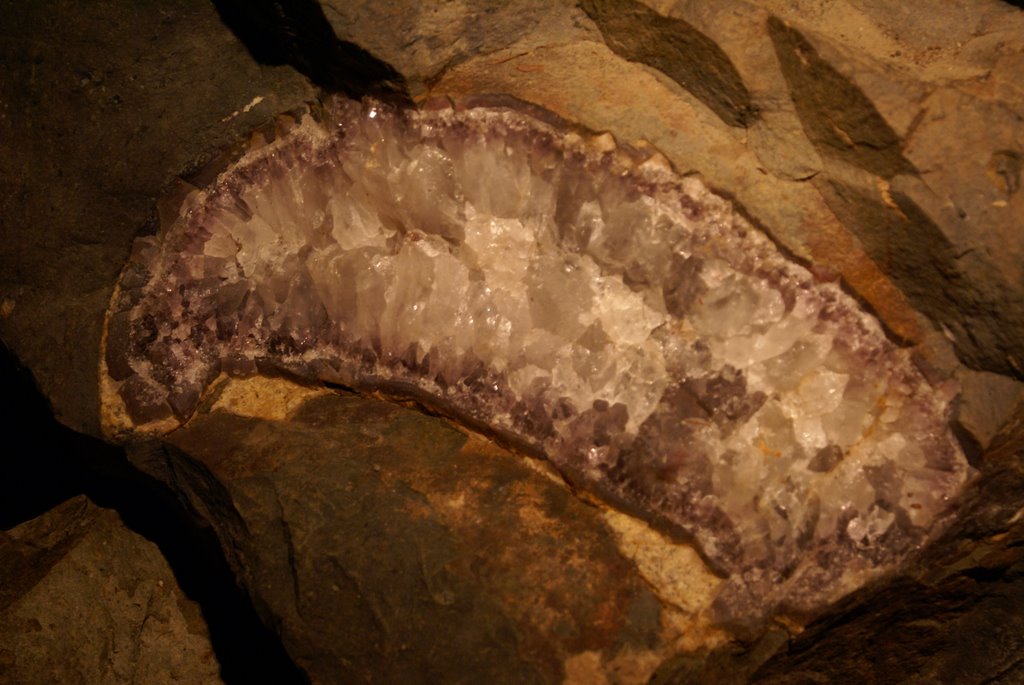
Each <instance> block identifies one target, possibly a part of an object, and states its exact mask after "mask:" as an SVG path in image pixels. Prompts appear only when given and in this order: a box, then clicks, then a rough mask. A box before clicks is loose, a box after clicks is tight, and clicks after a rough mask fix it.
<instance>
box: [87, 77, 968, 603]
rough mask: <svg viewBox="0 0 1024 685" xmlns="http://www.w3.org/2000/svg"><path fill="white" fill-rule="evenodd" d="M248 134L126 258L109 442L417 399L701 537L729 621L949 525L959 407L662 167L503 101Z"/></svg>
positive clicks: (828, 593)
mask: <svg viewBox="0 0 1024 685" xmlns="http://www.w3.org/2000/svg"><path fill="white" fill-rule="evenodd" d="M264 137H266V138H270V140H268V141H264V142H263V143H262V144H256V145H253V146H252V148H251V149H249V150H248V151H247V152H246V153H245V154H244V155H243V156H242V157H241V158H240V159H238V160H237V161H234V162H232V163H230V164H228V165H227V166H226V168H225V169H224V170H223V171H222V172H221V173H220V174H219V175H218V176H217V178H216V180H215V181H213V182H212V183H210V184H209V185H208V186H206V187H204V188H200V189H196V190H194V191H192V192H191V193H189V194H188V195H187V196H186V198H185V199H184V201H183V202H182V204H181V207H180V210H179V211H178V212H176V213H174V212H171V213H170V215H169V217H168V219H167V220H166V221H165V222H164V225H162V226H161V229H160V231H159V233H158V235H157V236H153V237H148V238H140V239H138V240H137V241H136V245H135V249H134V250H133V253H132V257H131V258H130V260H129V263H128V265H127V266H126V267H125V270H124V272H123V273H122V276H121V279H120V280H119V283H118V287H117V289H116V291H115V295H114V297H113V299H112V303H111V308H110V310H109V311H108V314H107V319H106V325H105V334H104V353H103V361H102V365H103V368H102V369H101V379H102V382H103V383H104V386H105V388H104V391H103V394H104V397H105V409H106V414H105V419H106V420H105V424H106V426H107V428H108V430H110V432H112V433H117V432H119V431H122V430H131V431H142V432H146V431H150V432H157V433H159V432H164V431H166V430H170V429H173V428H174V427H175V426H177V425H179V424H180V423H182V422H184V421H186V420H187V419H188V417H189V416H190V415H191V414H192V412H193V411H194V410H195V408H196V407H197V405H198V403H199V402H200V399H201V397H202V396H203V393H204V392H205V390H206V388H207V387H208V386H209V384H210V383H211V382H212V381H213V380H214V379H215V378H216V377H217V376H218V375H219V374H222V373H225V374H228V375H235V376H246V375H252V374H261V373H263V374H266V373H282V372H283V373H287V374H290V375H292V376H294V377H296V378H299V379H303V380H306V381H311V382H329V383H337V384H341V385H344V386H347V387H353V388H355V389H357V390H361V391H382V392H384V393H387V394H392V395H397V396H404V397H410V398H412V399H416V400H417V401H420V402H423V403H425V404H427V405H430V406H434V407H435V408H438V409H441V410H443V411H444V412H445V413H447V414H449V415H452V416H454V417H456V418H458V419H461V420H462V421H463V422H465V423H467V424H468V425H470V426H471V427H473V428H475V429H481V430H484V431H485V432H489V433H491V434H492V435H496V436H499V437H501V438H504V439H505V441H507V442H511V443H513V444H515V445H517V446H519V447H521V448H523V449H525V450H526V451H529V452H532V453H535V454H542V455H544V456H546V457H547V458H548V459H549V460H550V461H551V462H552V463H553V464H554V465H555V466H556V467H557V468H558V469H559V470H560V471H561V472H562V473H563V474H564V475H565V476H566V477H567V478H568V479H569V480H570V481H571V482H572V483H574V484H576V485H579V486H582V487H585V488H587V489H589V490H592V491H594V492H596V493H597V494H599V495H600V496H602V497H603V498H605V499H606V500H609V501H610V502H611V503H613V504H615V505H617V506H619V507H620V508H623V509H625V510H627V511H628V512H630V513H631V514H634V515H637V516H640V517H641V518H644V519H647V520H648V521H650V522H652V523H655V524H657V525H658V526H659V527H661V528H663V529H665V528H667V529H669V530H672V531H674V532H676V533H678V534H681V535H682V536H684V537H686V538H688V539H691V540H693V541H694V542H695V543H696V546H697V547H698V549H699V551H700V552H701V554H702V556H703V558H704V559H705V560H706V561H707V562H708V563H709V565H710V566H711V568H712V569H714V570H715V571H716V572H718V573H720V574H721V575H723V576H725V577H727V578H728V579H729V580H728V582H727V583H725V584H724V586H723V589H722V591H721V593H720V595H719V597H718V600H717V601H716V607H715V608H716V617H717V619H718V620H720V621H724V622H749V621H750V620H754V621H756V620H760V619H761V618H763V617H765V616H768V615H771V614H774V613H777V612H779V611H791V612H796V613H803V614H810V613H815V612H816V611H817V610H818V609H820V608H821V607H822V606H824V605H826V604H828V603H830V602H831V601H834V600H835V599H837V598H838V597H840V596H842V595H843V594H846V593H847V592H849V591H850V590H852V589H854V588H856V587H859V586H860V585H862V584H863V583H864V582H866V581H867V580H870V579H873V578H877V577H879V576H880V575H882V574H885V573H887V572H889V571H891V570H893V569H894V568H896V567H897V566H898V565H899V564H900V563H901V562H902V561H903V560H904V559H905V558H906V557H907V556H908V555H910V554H912V553H913V552H914V551H915V550H917V549H919V548H920V547H921V546H922V545H923V544H924V543H926V542H927V541H928V540H930V539H932V538H933V537H934V536H935V534H937V533H938V532H939V531H940V530H941V529H942V527H943V525H944V521H945V520H946V519H948V516H949V514H950V511H951V505H952V504H953V503H954V502H955V500H956V497H957V495H958V493H959V492H960V491H961V489H962V487H963V486H964V484H965V483H966V481H967V479H968V476H969V475H970V468H969V466H968V465H967V462H966V459H965V458H964V455H963V452H962V450H961V449H960V446H959V444H958V442H957V440H956V438H955V437H954V435H953V434H952V432H951V430H950V428H949V417H950V416H949V413H950V411H951V409H950V407H951V401H952V399H953V396H954V395H955V388H954V387H952V386H951V385H950V384H949V383H941V384H939V385H937V386H935V387H933V386H932V385H931V384H930V383H929V381H928V379H926V378H925V377H924V376H923V375H922V374H921V373H920V372H919V371H918V370H917V369H916V368H915V366H914V365H913V364H912V363H911V361H910V358H909V352H908V351H907V350H905V349H901V348H898V347H896V346H895V345H894V344H893V343H892V342H891V341H889V340H888V339H887V338H886V336H885V333H884V331H883V330H882V328H881V326H880V325H879V323H878V321H877V320H875V319H874V318H873V317H872V316H871V315H870V314H868V313H867V312H865V311H864V310H863V309H862V308H861V307H860V305H859V304H858V303H857V302H856V301H854V300H853V298H851V297H850V296H848V295H847V294H845V293H843V292H842V290H841V289H840V288H839V287H838V285H836V284H834V283H822V282H819V281H817V280H816V279H815V278H814V277H813V275H812V274H811V273H810V272H809V271H808V270H807V269H805V268H804V267H803V266H800V265H798V264H796V263H794V262H792V261H791V260H789V259H787V258H786V257H785V256H784V255H782V254H781V253H780V252H779V250H778V248H777V247H776V246H775V245H774V244H773V243H772V242H771V241H770V240H769V239H768V238H767V237H766V236H764V235H763V234H762V233H760V232H759V231H757V230H756V229H754V228H753V227H751V226H750V225H749V224H748V223H747V222H746V221H745V220H744V219H743V218H742V217H741V216H739V215H738V214H737V213H736V212H735V211H734V210H733V209H732V208H731V207H730V206H729V204H728V203H727V202H726V201H724V200H722V199H721V198H719V197H716V196H714V195H713V194H711V193H709V192H708V191H707V189H706V188H704V187H703V186H702V185H701V183H700V182H699V181H698V180H696V179H693V178H680V177H678V176H677V175H675V174H674V173H673V172H672V170H671V168H670V167H669V165H668V164H667V162H666V161H665V160H664V158H662V157H661V156H660V155H657V154H655V155H653V156H645V154H644V153H642V152H639V151H637V150H635V149H632V148H628V147H627V146H620V145H617V144H616V143H615V141H614V139H613V138H611V136H610V135H608V134H603V135H595V134H591V133H589V132H586V131H584V130H583V129H580V128H578V127H574V126H572V125H570V124H567V123H566V122H564V121H562V120H561V119H560V118H558V117H557V116H556V115H553V114H551V113H550V112H547V111H546V110H542V109H540V108H537V107H534V106H525V105H522V104H517V103H515V102H512V101H511V100H510V99H507V98H501V99H494V98H480V97H478V98H472V99H468V100H465V101H462V102H460V103H458V104H457V105H454V106H452V105H450V104H448V103H446V102H441V101H435V102H432V103H430V104H428V105H427V106H424V107H423V108H421V109H406V108H396V107H392V106H389V105H385V104H383V103H380V102H378V101H374V100H366V101H364V102H361V103H357V102H353V101H349V100H345V99H342V98H334V99H332V100H330V101H328V102H327V103H325V105H324V106H323V108H322V110H319V111H318V112H317V113H316V115H315V116H314V115H312V114H307V115H305V116H298V117H296V118H295V119H294V120H288V119H285V120H281V121H280V122H279V124H278V127H277V129H276V130H275V131H274V132H273V134H272V135H265V136H264ZM118 404H120V405H121V407H120V410H119V409H118V408H117V407H116V405H118Z"/></svg>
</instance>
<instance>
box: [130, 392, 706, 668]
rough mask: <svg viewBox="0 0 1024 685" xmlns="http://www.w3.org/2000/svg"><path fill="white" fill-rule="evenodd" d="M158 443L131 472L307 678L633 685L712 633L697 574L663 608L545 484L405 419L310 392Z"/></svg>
mask: <svg viewBox="0 0 1024 685" xmlns="http://www.w3.org/2000/svg"><path fill="white" fill-rule="evenodd" d="M243 385H244V384H243ZM258 385H260V386H261V387H264V388H265V387H266V386H265V384H258ZM236 411H237V410H236ZM382 436H387V437H386V438H384V437H382ZM169 440H170V442H171V443H173V445H174V447H175V448H177V449H173V448H161V447H159V446H156V447H152V448H148V449H145V450H138V451H135V452H133V460H134V461H135V463H137V464H138V465H139V466H140V467H141V468H143V469H145V470H147V471H149V472H152V473H158V472H164V473H165V474H166V475H167V477H169V478H173V479H174V480H176V481H177V482H179V483H180V484H181V487H180V488H179V491H180V492H181V493H182V495H183V496H184V497H186V498H187V499H188V501H189V504H190V506H191V507H192V508H194V509H195V510H196V511H200V512H203V513H204V516H205V517H207V518H208V519H209V520H210V521H212V522H213V524H214V526H215V529H216V531H217V534H218V535H219V536H220V537H221V538H222V540H223V541H224V545H225V547H226V548H228V549H230V550H232V552H231V554H232V561H233V563H234V564H235V565H236V568H237V569H238V574H239V578H240V580H241V582H242V583H243V584H244V585H245V586H246V587H248V588H249V590H250V593H251V594H252V595H253V597H254V601H255V602H256V603H257V605H258V606H260V607H263V611H264V614H265V617H266V618H267V620H268V622H271V623H272V624H273V625H276V626H279V631H280V633H281V636H282V639H283V641H284V644H285V646H286V647H287V649H288V651H289V652H290V654H291V655H292V656H293V658H294V659H295V660H296V662H297V663H298V664H299V665H300V666H301V667H302V668H303V669H304V670H305V671H306V673H308V674H309V676H310V678H311V680H312V681H313V682H317V683H350V682H374V681H383V682H405V683H434V682H454V681H458V680H460V679H466V678H469V679H472V680H478V679H479V680H485V681H487V682H498V683H524V682H525V683H550V682H563V681H565V680H566V679H567V678H568V679H569V681H570V682H580V683H585V682H594V678H599V677H602V676H601V674H602V673H609V674H610V673H615V674H617V675H616V678H617V680H618V681H619V682H624V683H643V682H646V681H647V679H648V678H649V676H650V674H651V673H652V672H653V671H654V670H655V668H656V667H657V666H658V664H659V663H660V662H661V661H663V660H664V659H665V658H666V657H667V656H668V655H670V654H672V653H673V652H674V650H675V649H676V648H677V645H678V644H680V642H688V643H691V644H692V643H699V642H701V641H702V640H708V641H711V642H713V639H714V637H715V635H716V633H715V631H713V630H711V629H710V627H709V626H707V624H706V622H705V621H704V620H703V619H702V618H701V617H700V615H699V609H700V604H701V600H700V599H699V598H700V596H701V595H706V594H707V591H706V590H704V589H702V588H701V586H700V583H705V584H709V585H710V587H713V586H714V585H713V583H714V581H715V580H717V579H715V578H714V577H713V576H710V578H709V579H706V580H700V579H701V578H702V576H701V575H700V574H699V573H694V574H693V580H691V581H690V583H691V584H690V585H689V587H688V589H687V591H686V592H685V593H677V596H674V595H673V592H672V591H671V590H666V589H665V588H664V587H663V586H662V585H661V584H660V583H658V581H657V578H656V576H654V575H652V576H651V578H652V580H647V581H645V580H644V576H642V575H640V574H638V573H637V570H636V562H634V561H633V559H631V558H630V557H627V556H626V555H625V554H624V553H623V552H622V551H621V550H620V547H619V543H617V542H616V535H615V534H614V532H613V530H612V528H611V527H610V526H609V525H608V524H607V523H606V522H605V520H604V518H603V517H602V515H601V513H600V512H599V511H598V510H596V509H595V508H593V507H589V506H587V505H586V504H584V503H583V502H581V501H580V500H579V499H577V498H576V497H574V496H573V495H572V493H570V492H569V491H567V490H566V489H565V487H564V486H563V484H562V483H560V482H559V481H558V480H557V479H552V478H550V477H549V476H547V475H545V474H544V473H542V472H539V471H538V470H535V469H533V468H530V466H529V465H528V464H527V463H526V460H524V459H523V458H521V457H519V456H517V455H514V454H509V453H507V452H504V451H502V450H499V449H496V448H494V447H493V446H490V445H487V444H486V443H485V442H483V441H479V440H477V441H473V440H469V441H467V438H466V436H465V435H464V434H462V433H460V432H459V431H456V430H454V429H452V428H451V427H450V426H446V425H444V424H443V423H440V422H438V421H436V420H434V419H432V418H430V417H427V416H424V415H423V414H422V413H420V412H417V411H415V410H412V409H407V408H403V407H398V406H396V405H394V404H392V403H387V402H384V401H381V400H375V399H368V398H360V397H356V396H351V395H349V396H345V395H338V394H336V393H330V392H328V393H319V394H317V395H314V396H312V397H310V398H308V399H306V401H305V402H303V403H300V404H299V406H298V408H297V409H296V410H295V411H293V412H292V413H291V414H290V415H289V416H288V417H287V420H274V419H265V418H259V417H254V416H243V415H241V414H238V413H234V412H232V411H228V410H226V409H225V408H224V407H218V409H216V410H214V411H212V412H210V413H207V414H204V415H202V416H200V417H197V418H196V420H195V421H193V422H191V423H189V425H188V426H186V427H184V428H182V429H180V430H179V431H176V432H175V433H174V434H173V436H172V437H170V438H169ZM654 537H655V538H658V536H657V535H654ZM640 546H641V545H639V544H635V545H634V550H633V553H636V549H635V548H636V547H640ZM660 546H661V547H662V548H671V547H672V545H671V544H670V543H668V542H667V541H664V540H661V542H660ZM691 557H692V561H693V562H695V565H696V566H698V567H699V565H700V564H699V560H698V559H697V557H696V555H693V554H692V553H691ZM678 568H679V567H678V566H677V569H678ZM704 575H705V576H708V575H709V574H704ZM677 580H678V581H680V582H686V581H685V580H684V579H683V578H678V579H677ZM705 601H706V600H705ZM698 636H701V637H698Z"/></svg>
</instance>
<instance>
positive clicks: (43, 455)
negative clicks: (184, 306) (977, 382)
mask: <svg viewBox="0 0 1024 685" xmlns="http://www.w3.org/2000/svg"><path fill="white" fill-rule="evenodd" d="M0 417H2V418H0V422H2V425H3V429H4V432H5V434H6V435H7V436H8V444H18V445H22V446H30V447H20V448H11V449H8V450H7V451H6V455H5V457H4V459H3V468H4V476H3V478H0V529H4V530H7V529H10V528H12V527H14V526H16V525H18V524H20V523H23V522H25V521H28V520H31V519H33V518H36V517H37V516H40V515H41V514H44V513H46V512H47V511H49V510H50V509H52V508H53V507H55V506H56V505H58V504H60V503H61V502H63V501H66V500H67V499H69V498H71V497H74V496H76V495H85V496H87V497H88V498H89V499H91V500H92V501H93V502H95V503H96V504H97V505H99V506H101V507H105V508H109V509H113V510H115V511H117V512H118V514H119V515H120V517H121V519H122V520H123V521H124V523H125V525H126V526H127V527H128V528H129V529H130V530H132V531H134V532H135V533H137V534H139V535H142V536H143V537H145V538H146V539H148V540H150V541H151V542H153V543H154V544H156V545H157V546H158V547H159V549H160V551H161V552H162V554H163V556H164V558H165V559H166V560H167V563H168V564H169V565H170V567H171V569H172V570H173V572H174V575H175V578H176V579H177V581H178V584H179V586H180V587H181V589H182V591H183V592H184V593H185V595H186V596H188V597H189V598H190V599H192V600H194V601H195V602H197V603H198V604H199V606H200V607H201V609H202V612H203V616H204V618H205V619H206V622H207V625H208V628H209V632H210V640H211V643H212V645H213V649H214V652H215V653H216V656H217V659H218V661H219V663H220V665H221V676H222V678H223V679H224V682H226V683H229V684H230V683H255V682H274V683H308V682H309V681H308V679H307V678H306V676H305V674H304V673H302V671H301V670H300V669H299V668H298V667H297V666H296V665H295V664H294V663H293V662H292V661H291V659H290V658H289V657H288V655H287V653H286V652H285V650H284V648H283V646H282V645H281V642H280V640H279V638H278V637H277V636H276V635H275V634H274V633H273V632H272V631H271V630H270V629H268V628H267V627H266V626H264V625H263V623H262V622H261V621H260V619H259V617H258V616H257V614H256V611H255V610H254V608H253V607H252V605H251V604H250V603H249V601H248V598H247V597H246V595H245V594H244V593H243V591H242V590H241V589H239V587H238V586H237V585H236V583H235V579H234V575H233V574H232V572H231V570H230V568H229V566H228V564H227V562H226V560H225V558H224V555H223V553H222V551H221V548H220V546H219V545H218V542H217V539H216V537H215V536H214V534H213V532H212V531H211V530H210V529H209V528H204V527H201V526H199V525H197V523H196V522H195V521H194V519H192V518H190V517H189V515H188V514H187V512H186V511H185V510H184V509H183V508H182V506H181V505H180V504H179V503H178V501H177V499H176V498H175V497H174V495H173V494H172V493H171V492H170V490H169V489H168V488H167V487H166V486H165V485H163V484H162V483H159V482H158V481H156V480H154V479H152V478H150V477H148V476H146V475H144V474H142V473H140V472H139V471H137V470H136V469H134V468H133V467H132V466H131V465H130V464H129V463H128V461H127V459H126V458H125V454H124V452H123V450H121V449H120V448H118V447H115V446H112V445H110V444H107V443H105V442H103V441H101V440H98V439H96V438H93V437H90V436H87V435H84V434H81V433H77V432H75V431H72V430H71V429H69V428H66V427H65V426H63V425H61V424H60V423H58V422H57V421H56V419H55V418H54V417H53V412H52V411H51V408H50V406H49V403H48V402H47V401H46V399H45V398H44V397H43V395H42V393H41V392H40V391H39V389H38V387H37V386H36V384H35V381H34V379H33V378H32V375H31V374H30V372H29V371H28V370H27V369H25V368H24V367H23V366H21V365H20V364H19V363H18V362H17V360H16V359H15V358H14V355H13V354H12V353H11V352H10V351H9V350H8V349H7V347H6V346H5V345H4V344H3V343H2V342H0Z"/></svg>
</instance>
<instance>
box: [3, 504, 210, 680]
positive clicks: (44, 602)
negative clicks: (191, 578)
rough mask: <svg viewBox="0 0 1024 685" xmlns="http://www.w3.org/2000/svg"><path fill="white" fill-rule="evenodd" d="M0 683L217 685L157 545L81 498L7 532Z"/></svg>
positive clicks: (200, 627) (193, 614) (189, 606)
mask: <svg viewBox="0 0 1024 685" xmlns="http://www.w3.org/2000/svg"><path fill="white" fill-rule="evenodd" d="M0 562H2V563H0V681H2V682H5V683H23V684H25V685H29V684H31V683H138V682H144V683H196V684H197V685H199V684H200V683H219V682H221V680H220V676H219V675H218V674H219V670H220V667H219V665H218V664H217V660H216V658H215V657H214V654H213V650H212V648H211V646H210V641H209V635H208V633H207V630H206V624H205V622H204V621H203V618H202V615H201V614H200V611H199V608H198V606H197V605H196V604H195V603H194V602H192V601H191V600H189V599H187V598H186V597H185V596H184V595H183V594H182V592H181V590H180V589H179V588H178V585H177V583H176V581H175V579H174V574H173V573H172V572H171V569H170V567H169V566H168V565H167V562H166V561H164V559H163V557H162V556H161V555H160V551H159V550H158V549H157V547H156V545H154V544H153V543H151V542H149V541H147V540H145V539H144V538H142V537H140V536H138V535H136V534H135V533H132V532H130V531H129V530H127V529H126V528H125V527H124V525H123V524H122V523H121V521H120V519H119V518H118V516H117V514H116V513H115V512H113V511H111V510H107V509H99V508H97V507H96V506H95V505H93V504H92V503H91V502H90V501H89V500H87V499H86V498H85V497H81V496H79V497H75V498H73V499H71V500H68V501H67V502H65V503H64V504H62V505H60V506H58V507H57V508H55V509H53V510H51V511H50V512H48V513H46V514H44V515H43V516H40V517H39V518H37V519H33V520H31V521H29V522H27V523H23V524H21V525H20V526H17V527H16V528H13V529H11V530H9V531H7V532H0Z"/></svg>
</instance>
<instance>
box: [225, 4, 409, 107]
mask: <svg viewBox="0 0 1024 685" xmlns="http://www.w3.org/2000/svg"><path fill="white" fill-rule="evenodd" d="M213 4H214V6H215V7H216V8H217V13H218V14H219V15H220V18H221V21H223V22H224V24H225V26H227V27H228V28H229V29H231V31H232V32H233V33H234V34H235V35H236V36H237V37H238V39H239V40H241V41H242V43H243V44H244V45H245V47H246V48H247V49H248V50H249V53H250V54H251V55H252V56H253V58H254V59H255V60H256V61H257V62H260V63H262V64H272V65H281V64H289V65H291V66H293V67H294V68H295V69H296V70H298V71H299V72H301V73H302V74H303V75H305V76H306V77H307V78H308V79H309V80H310V81H312V82H313V83H314V84H315V85H317V86H319V87H320V88H323V89H325V90H327V91H330V92H335V93H344V94H345V95H347V96H349V97H351V98H355V99H359V98H362V97H364V96H367V95H372V96H374V97H378V98H381V99H384V100H389V101H396V100H397V101H402V102H408V101H409V95H408V90H407V86H406V83H405V78H404V77H403V76H402V75H401V74H400V73H399V72H398V71H397V70H396V69H395V68H394V67H392V66H391V65H390V64H388V63H387V62H384V61H382V60H380V59H378V58H376V57H374V56H373V55H372V54H370V53H369V52H367V51H366V50H365V49H363V48H361V47H360V46H358V45H356V44H355V43H350V42H349V41H345V40H340V39H339V38H338V37H337V36H336V35H335V33H334V29H333V28H332V27H331V24H330V22H329V21H328V20H327V17H325V16H324V11H323V9H322V8H321V7H320V5H319V3H317V2H313V0H283V1H279V0H213Z"/></svg>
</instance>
